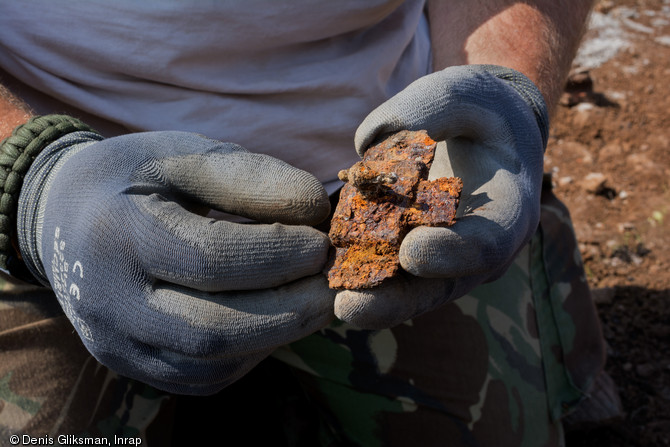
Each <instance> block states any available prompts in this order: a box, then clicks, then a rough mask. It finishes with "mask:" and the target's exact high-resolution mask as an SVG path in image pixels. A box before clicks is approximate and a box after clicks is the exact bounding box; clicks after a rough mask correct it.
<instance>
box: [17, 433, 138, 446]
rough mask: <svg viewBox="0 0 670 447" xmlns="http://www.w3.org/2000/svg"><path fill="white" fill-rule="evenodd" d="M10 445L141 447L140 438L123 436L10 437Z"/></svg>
mask: <svg viewBox="0 0 670 447" xmlns="http://www.w3.org/2000/svg"><path fill="white" fill-rule="evenodd" d="M9 443H10V444H11V445H60V446H77V445H108V446H111V445H142V438H133V437H125V436H116V435H114V437H113V438H106V437H92V436H75V435H58V436H56V437H53V436H49V435H44V436H40V437H35V436H30V435H20V436H19V435H11V436H10V437H9Z"/></svg>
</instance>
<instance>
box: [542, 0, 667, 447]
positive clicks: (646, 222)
mask: <svg viewBox="0 0 670 447" xmlns="http://www.w3.org/2000/svg"><path fill="white" fill-rule="evenodd" d="M590 23H591V24H590V27H589V31H588V33H587V35H586V37H585V40H584V42H583V43H582V47H581V49H580V53H579V55H578V57H577V59H576V61H575V67H574V71H573V76H572V77H571V79H572V81H573V82H569V83H568V86H567V87H566V94H565V95H564V97H563V99H562V105H561V106H560V107H559V110H558V112H557V114H556V116H555V117H554V120H553V122H552V133H551V137H550V141H549V147H548V149H547V157H546V165H545V168H546V170H547V171H550V172H552V177H553V183H554V185H555V191H556V194H557V195H558V196H559V197H560V198H561V199H562V200H563V201H564V202H565V203H566V204H567V205H568V207H569V208H570V210H571V214H572V217H573V221H574V225H575V230H576V233H577V239H578V241H579V244H580V250H581V252H582V256H583V258H584V262H585V266H586V271H587V276H588V280H589V283H590V285H591V287H592V288H593V291H594V299H595V301H596V305H597V308H598V311H599V314H600V316H601V320H602V324H603V332H604V335H605V338H606V340H607V343H608V361H607V366H606V368H607V371H608V372H609V373H610V375H611V376H612V377H613V378H614V380H615V381H616V383H617V384H618V386H619V388H620V394H621V399H622V403H623V405H624V410H625V415H624V418H623V420H622V421H619V422H618V423H616V424H613V425H611V426H609V427H604V428H600V429H597V430H590V431H581V432H576V433H571V434H570V435H569V437H568V446H569V447H581V446H589V447H599V446H608V447H619V446H645V447H646V446H667V445H670V0H607V1H605V0H602V1H600V2H599V3H598V4H597V6H596V10H595V13H594V15H593V17H592V20H591V22H590ZM567 92H569V93H567Z"/></svg>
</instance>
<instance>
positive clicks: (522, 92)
mask: <svg viewBox="0 0 670 447" xmlns="http://www.w3.org/2000/svg"><path fill="white" fill-rule="evenodd" d="M547 126H548V118H547V112H546V106H545V104H544V100H543V98H542V95H541V94H540V92H539V90H537V88H536V87H535V85H534V84H533V83H532V82H531V81H530V80H528V79H527V78H526V77H525V76H523V75H522V74H520V73H518V72H516V71H513V70H510V69H506V68H502V67H497V66H461V67H451V68H447V69H445V70H443V71H440V72H436V73H433V74H430V75H428V76H425V77H423V78H420V79H419V80H417V81H416V82H414V83H412V84H411V85H409V86H408V87H407V88H406V89H405V90H403V91H401V92H400V93H399V94H397V95H396V96H394V97H392V98H391V99H389V100H388V101H387V102H385V103H384V104H382V105H381V106H379V107H378V108H377V109H375V110H374V111H373V112H372V113H370V115H369V116H368V117H367V118H366V119H365V120H364V121H363V122H362V123H361V125H360V126H359V128H358V131H357V133H356V140H355V142H356V148H357V150H358V152H359V154H361V155H362V154H363V153H364V152H365V149H366V148H367V147H368V146H369V144H371V143H373V142H374V141H375V140H376V139H377V138H379V137H381V136H383V135H384V134H387V133H391V132H396V131H399V130H402V129H409V130H419V129H425V130H427V131H428V134H429V135H430V136H431V137H432V138H433V139H434V140H436V141H442V142H446V143H441V144H440V145H438V152H437V153H436V159H435V162H434V164H433V167H432V168H431V172H430V177H431V178H436V177H442V176H451V175H456V176H458V177H461V178H462V179H463V184H464V189H463V193H462V198H461V203H460V207H459V215H460V217H459V220H458V221H457V223H456V224H455V225H453V226H452V227H449V228H428V227H418V228H415V229H414V230H412V231H411V232H410V233H409V234H408V235H407V236H406V238H405V239H404V241H403V242H402V245H401V247H400V262H401V265H402V267H403V269H404V270H405V271H407V272H409V273H411V275H403V276H401V277H399V278H397V279H393V280H391V281H389V282H387V283H385V284H382V285H381V286H380V287H378V288H374V289H370V290H360V291H343V292H340V293H338V296H337V298H336V301H335V314H336V315H337V316H338V317H339V318H341V319H343V320H345V321H348V322H350V323H353V324H355V325H357V326H359V327H363V328H371V329H373V328H382V327H390V326H393V325H396V324H398V323H401V322H402V321H405V320H407V319H409V318H412V317H414V316H417V315H420V314H422V313H424V312H427V311H429V310H431V309H433V308H435V307H437V306H439V305H441V304H444V303H446V302H447V301H450V300H453V299H455V298H458V297H460V296H462V295H464V294H466V293H468V292H469V291H470V290H472V289H473V288H474V287H476V286H477V285H479V284H481V283H482V282H485V281H489V280H493V279H495V278H497V277H499V276H500V275H502V274H503V273H504V272H505V270H506V269H507V268H508V267H509V265H510V264H511V262H512V261H513V259H514V257H515V256H516V254H517V253H518V252H519V250H520V249H521V248H522V247H523V245H524V244H526V243H527V242H528V241H529V239H530V238H531V236H532V235H533V233H534V231H535V229H536V228H537V224H538V221H539V215H540V190H541V183H542V160H543V153H544V148H545V145H546V139H547V133H548V127H547Z"/></svg>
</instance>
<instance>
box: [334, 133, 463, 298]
mask: <svg viewBox="0 0 670 447" xmlns="http://www.w3.org/2000/svg"><path fill="white" fill-rule="evenodd" d="M435 147H436V143H435V141H433V140H432V139H431V138H430V137H429V136H428V134H427V133H426V132H425V131H416V132H411V131H401V132H398V133H396V134H394V135H392V136H390V137H389V138H387V139H386V140H384V141H382V142H381V143H379V144H377V145H375V146H373V147H371V148H369V149H368V150H367V152H366V153H365V157H364V158H363V161H360V162H358V163H356V164H354V165H353V166H352V167H351V168H349V169H348V170H344V171H340V173H339V177H340V179H341V180H342V181H344V182H347V183H346V184H345V185H344V187H343V188H342V191H341V193H340V200H339V202H338V204H337V207H336V209H335V214H334V216H333V219H332V221H331V227H330V233H329V236H330V239H331V241H332V243H333V245H334V246H335V248H336V252H335V259H334V261H333V263H332V265H331V266H330V268H329V269H328V281H329V284H330V287H331V288H334V289H361V288H369V287H374V286H376V285H378V284H380V283H381V282H382V281H383V280H385V279H387V278H390V277H392V276H393V275H395V274H396V273H397V272H398V270H399V269H400V263H399V260H398V253H399V251H400V243H401V242H402V239H403V238H404V237H405V235H406V234H407V233H408V232H409V230H411V229H412V228H413V227H416V226H419V225H426V226H448V225H452V224H453V223H454V219H455V215H456V208H457V206H458V198H459V195H460V193H461V189H462V187H463V183H462V181H461V179H459V178H457V177H451V178H446V177H443V178H439V179H436V180H427V178H428V171H429V169H430V166H431V164H432V163H433V158H434V156H435Z"/></svg>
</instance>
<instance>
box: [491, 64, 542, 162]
mask: <svg viewBox="0 0 670 447" xmlns="http://www.w3.org/2000/svg"><path fill="white" fill-rule="evenodd" d="M481 67H482V68H483V69H484V70H486V71H487V72H489V73H491V74H492V75H493V76H495V77H496V78H498V79H502V80H503V81H507V82H508V83H509V84H510V86H511V87H512V88H513V89H514V90H516V92H517V93H518V94H519V95H520V96H521V97H522V98H523V100H524V101H526V104H528V105H529V106H530V108H531V110H532V111H533V114H535V119H536V120H537V125H538V127H539V128H540V133H541V135H542V144H543V146H544V148H545V150H546V148H547V141H548V140H549V112H548V111H547V104H546V102H545V101H544V97H543V96H542V93H541V92H540V90H539V89H538V88H537V86H536V85H535V84H534V83H533V81H531V80H530V79H528V77H526V75H524V74H523V73H521V72H518V71H516V70H513V69H511V68H507V67H501V66H499V65H481Z"/></svg>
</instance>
